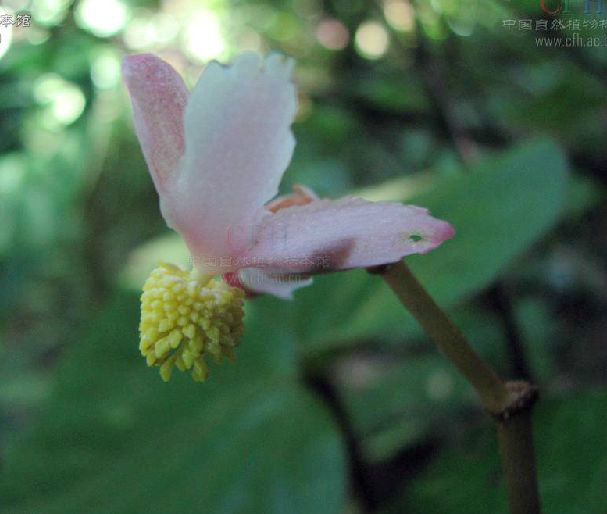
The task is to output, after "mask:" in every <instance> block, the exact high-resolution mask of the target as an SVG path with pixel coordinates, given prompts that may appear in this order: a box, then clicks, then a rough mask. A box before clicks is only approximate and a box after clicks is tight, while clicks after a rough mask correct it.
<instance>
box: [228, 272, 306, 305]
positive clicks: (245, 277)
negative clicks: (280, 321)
mask: <svg viewBox="0 0 607 514" xmlns="http://www.w3.org/2000/svg"><path fill="white" fill-rule="evenodd" d="M238 280H239V281H240V283H241V284H242V285H243V286H244V287H245V289H247V290H249V291H253V292H255V293H268V294H272V295H274V296H277V297H278V298H283V299H285V300H291V299H292V298H293V292H294V291H295V290H297V289H299V288H301V287H306V286H309V285H310V284H312V279H311V278H310V277H301V276H297V275H292V274H288V273H278V272H269V271H265V270H262V269H259V268H244V269H241V270H239V271H238Z"/></svg>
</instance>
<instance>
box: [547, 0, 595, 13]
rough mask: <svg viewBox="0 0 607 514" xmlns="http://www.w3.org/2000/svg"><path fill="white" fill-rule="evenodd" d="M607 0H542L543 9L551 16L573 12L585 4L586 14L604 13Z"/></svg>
mask: <svg viewBox="0 0 607 514" xmlns="http://www.w3.org/2000/svg"><path fill="white" fill-rule="evenodd" d="M606 2H607V0H583V2H582V0H540V6H541V8H542V11H544V12H545V13H546V14H550V15H551V16H556V15H557V14H573V12H574V11H575V10H577V9H579V8H580V7H581V5H582V4H583V7H584V14H585V15H587V16H592V15H593V14H603V12H605V10H606V9H605V7H606Z"/></svg>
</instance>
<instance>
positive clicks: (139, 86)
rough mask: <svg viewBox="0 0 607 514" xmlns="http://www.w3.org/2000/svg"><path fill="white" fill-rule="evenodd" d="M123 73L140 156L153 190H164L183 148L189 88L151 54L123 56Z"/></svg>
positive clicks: (166, 64) (169, 68)
mask: <svg viewBox="0 0 607 514" xmlns="http://www.w3.org/2000/svg"><path fill="white" fill-rule="evenodd" d="M122 75H123V77H124V81H125V83H126V86H127V88H128V90H129V93H130V96H131V102H132V104H133V117H134V120H135V130H136V132H137V137H138V138H139V142H140V143H141V148H142V150H143V155H144V157H145V160H146V162H147V165H148V168H149V170H150V175H152V179H153V181H154V185H155V186H156V190H157V191H158V192H159V193H163V192H164V191H165V190H166V187H165V185H166V181H167V179H168V178H169V177H170V176H172V175H173V174H174V173H175V172H176V171H177V168H178V164H179V160H180V159H181V156H182V155H183V151H184V146H185V145H184V137H183V113H184V110H185V106H186V102H187V98H188V90H187V88H186V86H185V84H184V83H183V80H182V79H181V77H180V76H179V74H178V73H177V72H176V71H175V70H174V69H173V68H172V67H171V65H170V64H168V63H166V62H164V61H163V60H162V59H159V58H158V57H156V56H154V55H150V54H142V55H129V56H126V57H125V58H124V59H123V61H122Z"/></svg>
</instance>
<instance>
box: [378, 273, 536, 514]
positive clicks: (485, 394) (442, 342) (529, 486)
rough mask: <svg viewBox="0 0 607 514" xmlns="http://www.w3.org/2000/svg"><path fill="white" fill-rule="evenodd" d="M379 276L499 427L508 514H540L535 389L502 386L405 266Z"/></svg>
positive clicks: (523, 384)
mask: <svg viewBox="0 0 607 514" xmlns="http://www.w3.org/2000/svg"><path fill="white" fill-rule="evenodd" d="M369 271H371V272H372V273H375V274H379V275H381V276H382V277H383V278H384V280H385V281H386V283H387V284H388V285H389V286H390V288H391V289H392V291H394V293H395V294H396V296H397V297H398V298H399V300H400V301H401V303H402V304H403V305H404V307H405V308H406V309H407V310H408V311H409V312H410V313H411V314H412V315H413V317H414V318H415V319H416V320H417V321H418V323H419V324H420V325H421V326H422V328H423V329H424V330H425V331H426V333H427V334H428V335H429V336H430V338H431V339H432V340H433V341H434V342H435V343H436V345H437V346H438V348H439V350H440V351H441V352H442V353H443V354H444V355H445V356H446V357H447V358H448V359H449V360H450V361H451V362H452V363H453V364H454V365H455V367H456V368H457V369H458V370H459V372H460V373H461V374H462V375H463V376H464V377H465V378H466V380H467V381H468V382H469V383H470V384H471V385H472V387H474V389H475V390H476V392H477V393H478V396H479V397H480V400H481V403H482V405H483V407H484V408H485V410H486V411H487V412H488V413H489V414H490V415H491V416H492V418H493V419H494V420H495V422H496V424H497V434H498V444H499V449H500V455H501V459H502V467H503V470H504V475H505V479H506V489H507V494H508V502H509V505H510V512H511V514H539V512H540V502H539V495H538V492H537V491H538V490H537V477H536V469H535V457H534V451H533V434H532V424H531V409H532V407H533V405H534V403H535V401H536V399H537V388H535V387H534V386H532V385H530V384H529V383H527V382H504V381H503V380H501V379H500V378H499V377H498V376H497V374H496V373H495V372H494V371H493V369H491V368H490V367H489V365H488V364H487V363H485V362H484V361H483V360H482V359H481V358H480V356H479V355H478V354H477V353H476V352H475V351H474V349H473V348H472V346H470V344H469V343H468V341H467V340H466V338H465V336H464V334H463V333H462V332H461V331H460V330H459V329H458V328H457V327H456V326H455V325H454V324H453V323H452V322H451V320H449V318H448V317H447V315H446V314H445V313H444V312H443V311H442V310H441V308H440V307H439V306H438V305H437V304H436V302H435V301H434V300H433V299H432V297H431V296H430V295H429V294H428V292H427V291H426V290H425V289H424V287H423V286H422V285H421V284H420V283H419V282H418V281H417V279H416V278H415V276H414V275H413V273H411V271H410V270H409V268H408V266H407V265H406V264H405V263H404V261H399V262H396V263H393V264H387V265H384V266H379V267H376V268H372V269H370V270H369Z"/></svg>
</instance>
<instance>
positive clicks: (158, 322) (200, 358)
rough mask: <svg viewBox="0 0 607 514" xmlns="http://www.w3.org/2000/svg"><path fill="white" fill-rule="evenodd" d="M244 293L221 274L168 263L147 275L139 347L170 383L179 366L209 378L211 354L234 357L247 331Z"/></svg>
mask: <svg viewBox="0 0 607 514" xmlns="http://www.w3.org/2000/svg"><path fill="white" fill-rule="evenodd" d="M243 299H244V292H243V291H242V290H241V289H240V288H237V287H232V286H230V285H228V284H227V283H226V282H224V281H223V280H221V279H217V278H212V277H211V276H208V275H204V276H199V275H197V274H196V272H195V271H192V272H188V271H184V270H182V269H181V268H179V267H177V266H174V265H172V264H162V265H160V267H158V268H156V269H155V270H154V271H153V272H152V273H151V275H150V276H149V277H148V279H147V280H146V282H145V284H144V286H143V294H142V295H141V323H140V324H139V333H140V336H141V341H140V343H139V349H140V351H141V354H142V355H143V356H144V357H145V358H146V360H147V364H148V366H157V367H159V368H160V376H161V377H162V379H163V380H164V381H165V382H168V380H169V379H170V378H171V373H172V371H173V367H177V368H178V369H179V370H181V371H186V370H189V371H190V372H191V375H192V378H193V379H194V380H195V381H197V382H200V381H203V380H206V378H207V376H208V373H209V371H208V366H207V364H206V362H205V360H204V357H205V355H206V354H209V355H211V356H212V357H213V358H214V359H215V360H216V361H218V362H221V361H222V360H223V359H224V358H227V359H228V360H233V359H234V348H235V347H236V346H237V345H238V343H239V342H240V338H241V336H242V332H243V322H242V319H243V315H244V311H243Z"/></svg>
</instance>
